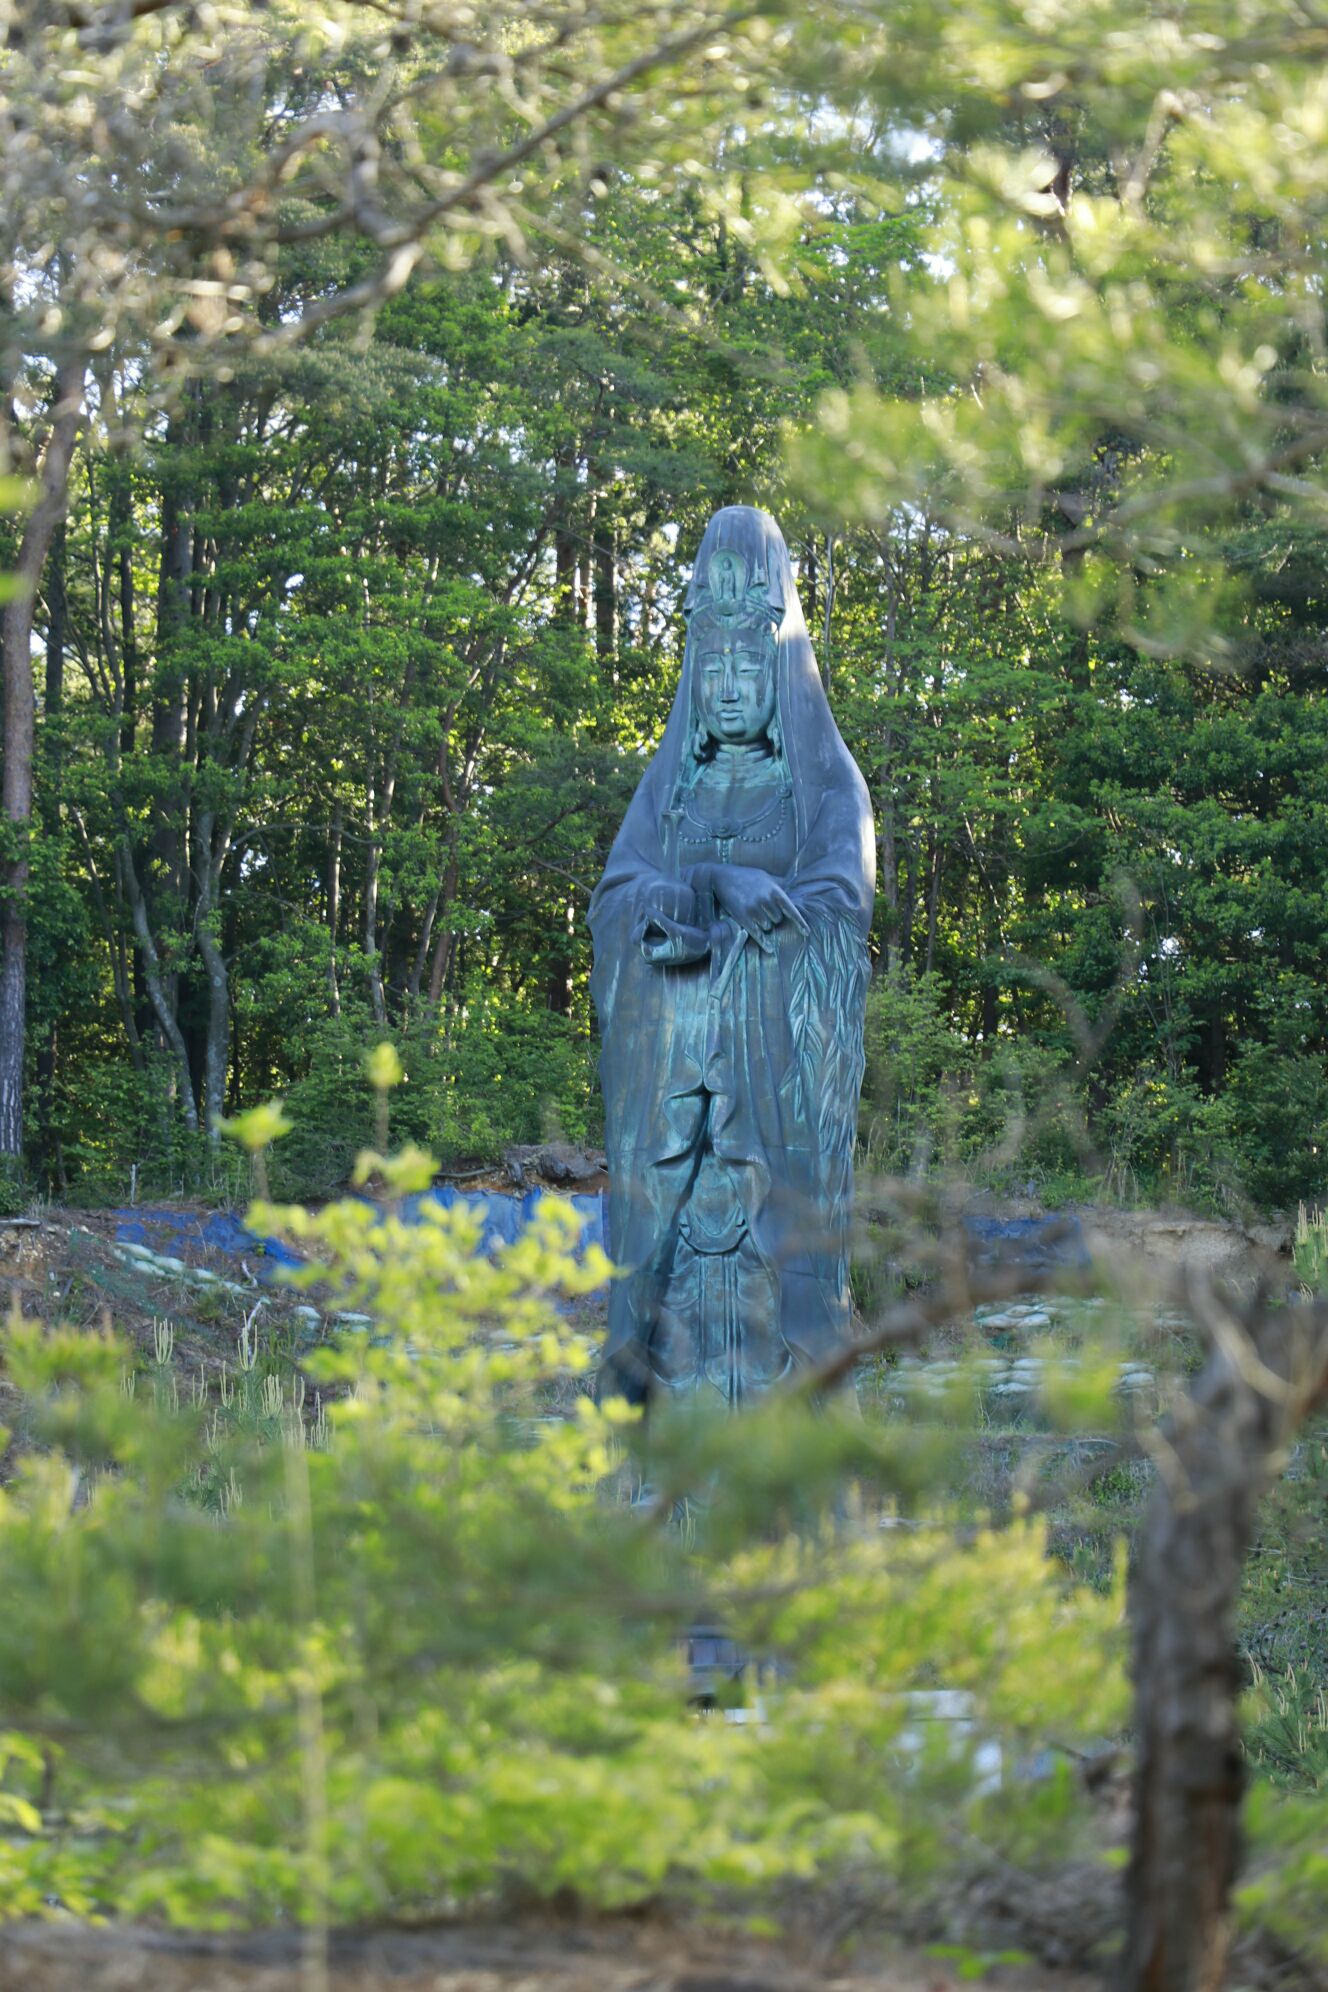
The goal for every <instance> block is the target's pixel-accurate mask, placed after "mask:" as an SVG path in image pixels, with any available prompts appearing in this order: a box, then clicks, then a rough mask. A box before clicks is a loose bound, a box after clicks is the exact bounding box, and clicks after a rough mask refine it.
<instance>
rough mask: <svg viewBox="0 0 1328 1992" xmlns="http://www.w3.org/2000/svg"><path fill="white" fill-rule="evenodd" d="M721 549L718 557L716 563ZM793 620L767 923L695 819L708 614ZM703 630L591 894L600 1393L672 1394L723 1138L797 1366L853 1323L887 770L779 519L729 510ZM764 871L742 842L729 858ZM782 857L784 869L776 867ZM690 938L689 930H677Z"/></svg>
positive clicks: (708, 586)
mask: <svg viewBox="0 0 1328 1992" xmlns="http://www.w3.org/2000/svg"><path fill="white" fill-rule="evenodd" d="M716 555H719V556H721V558H720V559H719V560H718V561H715V556H716ZM735 574H736V575H737V577H738V585H739V587H740V588H741V590H742V591H743V613H744V616H745V617H746V618H747V619H749V620H750V618H751V617H752V616H756V617H758V618H763V619H764V620H765V622H766V625H767V627H768V628H769V629H770V630H771V631H772V632H773V639H774V671H775V717H774V719H773V721H772V723H771V729H770V738H771V745H772V748H773V752H774V754H775V757H776V759H777V761H778V763H779V768H778V774H779V783H780V789H781V795H782V797H783V799H784V801H785V803H786V805H787V807H788V808H789V809H790V810H791V813H792V819H793V825H792V833H791V835H786V836H785V838H784V839H783V842H782V845H781V846H780V855H779V857H778V859H777V860H776V862H775V864H774V868H773V871H772V875H775V876H778V877H779V880H780V883H781V884H782V885H783V887H784V889H785V890H786V891H787V893H788V894H789V897H790V898H791V899H792V901H793V903H794V905H795V906H796V908H797V909H798V912H799V914H800V915H801V922H800V923H795V922H794V921H793V920H790V919H788V918H785V919H784V920H782V921H781V922H779V924H778V925H776V926H775V927H774V929H773V931H772V932H771V933H770V934H769V935H768V936H765V937H764V939H765V940H766V941H767V942H768V948H766V947H762V946H759V945H758V944H757V943H756V942H755V941H754V940H753V939H751V938H750V937H748V936H746V935H745V934H744V932H743V930H742V929H741V928H739V927H738V926H737V925H736V924H735V923H734V922H733V921H732V920H731V919H728V918H726V917H725V916H724V915H723V914H722V912H720V911H719V910H718V908H717V907H716V905H715V904H714V902H713V899H712V897H711V895H710V893H709V892H707V891H706V890H705V889H704V885H702V886H701V889H699V890H698V882H697V880H696V879H695V877H694V875H693V867H692V864H691V863H690V862H689V849H690V848H691V847H692V846H694V845H695V843H696V839H695V838H694V837H693V838H692V839H691V840H690V844H689V843H688V842H686V841H684V833H683V823H684V818H685V816H686V813H687V811H686V802H687V797H688V793H689V789H690V786H691V784H692V783H693V782H694V780H695V777H696V772H697V763H698V759H699V758H702V757H704V755H705V754H706V753H707V752H708V751H710V743H709V742H708V741H707V739H706V737H705V736H704V733H703V730H702V729H700V728H699V725H698V713H697V709H696V706H695V702H694V696H693V673H694V660H693V648H694V644H693V635H694V629H695V624H694V622H693V619H694V618H696V617H697V615H698V613H699V612H700V613H702V614H703V615H707V616H708V615H711V614H713V613H714V612H715V603H716V585H718V586H719V587H721V588H724V589H727V590H728V592H729V599H730V600H731V594H732V588H733V586H734V582H733V578H732V577H733V576H734V575H735ZM685 606H686V610H687V613H688V616H689V623H691V624H692V628H691V630H690V631H689V638H688V643H687V646H686V649H685V652H684V660H683V669H682V677H681V681H680V683H679V686H678V690H677V694H676V696H675V698H674V702H673V707H672V710H671V712H670V716H669V720H668V724H667V726H666V728H665V731H664V737H663V740H662V741H661V743H660V746H659V748H658V750H657V752H656V753H655V755H654V758H653V759H652V761H651V762H650V765H649V766H648V768H647V769H646V772H645V775H644V776H643V778H642V781H641V784H640V786H639V788H638V789H637V791H636V794H635V796H634V797H633V799H632V802H631V804H630V806H629V808H628V811H627V815H626V818H625V819H624V822H623V825H622V828H621V830H620V831H619V833H618V836H617V838H616V840H615V842H614V845H613V848H612V850H611V852H610V854H609V860H608V863H607V865H606V867H605V870H604V875H603V877H602V878H601V880H600V882H599V885H598V887H597V888H596V891H595V894H594V896H593V898H592V900H591V906H590V926H591V932H592V937H593V940H594V949H595V965H594V972H593V976H592V980H591V990H592V993H593V996H594V999H595V1004H596V1009H597V1012H598V1016H599V1023H600V1032H601V1039H602V1055H601V1059H600V1075H601V1080H602V1083H603V1088H604V1103H605V1121H606V1135H607V1146H608V1155H609V1175H610V1194H609V1249H610V1255H611V1257H612V1258H613V1259H614V1261H615V1262H616V1264H617V1265H618V1266H619V1267H620V1268H621V1269H622V1276H621V1277H620V1278H618V1279H616V1280H615V1281H614V1283H613V1285H612V1287H611V1289H610V1300H609V1335H608V1341H607V1344H606V1347H605V1356H604V1368H603V1371H602V1375H601V1389H602V1390H605V1391H614V1392H621V1393H622V1394H624V1395H626V1396H628V1397H629V1398H631V1399H633V1400H634V1401H641V1400H643V1399H646V1398H648V1397H649V1396H650V1395H651V1394H652V1391H653V1390H654V1388H656V1387H657V1384H658V1377H659V1364H658V1361H657V1360H652V1338H653V1337H654V1336H655V1335H656V1334H657V1332H658V1329H659V1321H660V1310H661V1303H662V1299H663V1296H664V1293H665V1290H666V1287H667V1286H668V1282H669V1279H670V1274H671V1270H672V1266H673V1262H674V1258H675V1255H676V1253H677V1248H678V1239H679V1235H680V1226H685V1224H686V1221H687V1213H688V1209H689V1199H691V1198H692V1197H693V1195H694V1193H695V1192H696V1188H697V1181H698V1173H699V1170H700V1165H701V1161H702V1159H703V1150H705V1151H712V1152H713V1156H714V1158H715V1161H716V1163H717V1164H718V1165H719V1167H720V1169H721V1170H722V1173H723V1176H724V1180H725V1182H726V1183H729V1184H731V1185H732V1187H733V1189H734V1190H735V1191H736V1195H737V1197H738V1199H739V1200H740V1202H741V1206H742V1213H743V1216H744V1217H745V1222H746V1233H747V1236H748V1237H749V1239H750V1241H751V1245H752V1246H753V1247H754V1248H755V1252H756V1254H757V1255H758V1256H759V1260H760V1262H761V1264H762V1266H763V1267H764V1268H765V1269H766V1270H767V1271H768V1273H769V1275H770V1278H771V1280H772V1281H773V1284H774V1288H775V1291H776V1294H777V1322H778V1333H779V1336H780V1337H781V1338H782V1342H783V1344H784V1345H785V1346H786V1348H787V1350H788V1352H789V1356H790V1359H791V1360H792V1361H795V1362H815V1361H816V1360H817V1359H818V1358H820V1357H821V1356H823V1355H825V1354H827V1353H829V1351H830V1350H832V1349H833V1348H834V1347H835V1346H836V1345H837V1344H838V1343H839V1342H840V1341H842V1339H843V1338H844V1337H845V1336H846V1335H847V1333H848V1328H849V1320H848V1277H847V1275H848V1237H849V1224H850V1218H851V1207H852V1155H853V1142H854V1137H855V1132H856V1124H857V1107H858V1094H859V1091H860V1088H861V1082H862V1069H863V1049H862V1037H863V1008H864V1003H865V996H866V985H867V950H866V937H867V932H868V928H869V925H870V920H871V912H872V901H873V892H874V884H875V875H874V855H875V840H874V835H873V824H872V814H871V805H870V801H869V798H868V795H867V789H866V784H865V783H864V782H863V779H862V776H861V775H860V773H859V772H858V769H857V767H856V766H855V764H854V762H853V760H852V758H851V756H850V755H849V753H848V750H847V748H846V747H845V746H844V743H843V741H842V739H841V738H840V735H839V731H838V728H837V727H836V725H835V722H834V718H833V716H832V715H831V712H830V707H829V704H828V702H827V700H826V696H825V691H824V688H823V686H822V683H821V679H820V675H819V673H818V671H817V669H816V663H815V659H814V657H813V655H812V648H811V643H810V640H809V638H808V635H807V629H806V624H805V622H804V620H803V615H802V609H801V605H800V603H799V601H798V595H797V589H796V586H795V583H794V579H793V572H792V567H791V565H790V562H789V556H788V550H787V548H786V546H785V544H784V540H783V537H782V535H781V533H780V531H779V528H778V527H777V526H776V524H775V522H774V520H773V519H771V518H770V517H769V516H768V514H766V513H764V512H759V511H756V510H754V509H752V508H750V507H746V506H732V507H728V508H726V509H725V510H723V511H721V512H717V513H716V514H715V516H714V517H713V518H712V519H711V521H710V524H709V526H708V527H707V529H706V533H705V537H704V539H703V540H702V543H701V548H700V551H699V553H698V555H697V560H696V565H695V568H694V570H693V577H692V582H691V585H690V587H689V589H688V594H687V600H686V604H685ZM725 856H726V858H727V861H728V862H732V863H739V864H758V865H759V864H761V854H760V852H759V851H756V850H755V849H754V848H753V849H752V850H745V849H744V846H743V839H742V837H741V835H739V836H737V837H736V838H734V839H732V840H726V843H725V846H724V850H723V852H722V853H721V858H723V857H725ZM761 868H762V869H766V868H768V867H767V866H764V865H762V867H761ZM671 937H672V938H671Z"/></svg>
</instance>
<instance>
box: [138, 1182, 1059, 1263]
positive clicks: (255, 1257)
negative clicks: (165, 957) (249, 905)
mask: <svg viewBox="0 0 1328 1992" xmlns="http://www.w3.org/2000/svg"><path fill="white" fill-rule="evenodd" d="M548 1194H549V1192H547V1191H545V1190H527V1191H526V1192H525V1193H524V1194H523V1195H521V1196H509V1195H508V1194H507V1193H506V1192H504V1191H502V1190H459V1189H457V1188H456V1187H455V1186H454V1185H453V1184H451V1183H444V1184H442V1185H441V1186H440V1187H439V1188H438V1189H434V1190H426V1191H425V1192H424V1193H423V1195H421V1196H417V1197H408V1198H407V1199H406V1201H405V1203H404V1204H403V1205H402V1212H403V1215H405V1216H406V1217H408V1218H409V1217H412V1216H414V1215H415V1214H416V1213H417V1212H418V1210H419V1208H420V1206H421V1204H423V1203H426V1202H434V1203H440V1204H442V1205H443V1207H444V1209H446V1210H451V1209H452V1208H453V1207H454V1206H455V1205H456V1204H464V1205H466V1207H467V1208H468V1209H470V1210H473V1211H475V1212H477V1213H478V1214H479V1216H480V1217H482V1219H483V1222H484V1234H483V1250H484V1251H486V1252H492V1251H493V1250H494V1249H495V1247H496V1246H499V1245H510V1244H512V1243H513V1242H514V1241H515V1240H516V1239H517V1238H518V1237H519V1236H520V1235H521V1233H522V1231H523V1230H524V1229H525V1227H526V1225H527V1224H528V1223H529V1222H530V1219H531V1216H532V1214H533V1212H534V1209H535V1205H536V1204H537V1203H538V1201H539V1199H540V1198H541V1197H542V1196H545V1195H548ZM565 1201H566V1202H568V1203H570V1204H571V1206H572V1208H573V1210H574V1211H576V1213H577V1214H578V1216H579V1217H580V1219H581V1225H582V1230H581V1247H582V1250H584V1249H585V1247H586V1246H588V1245H599V1246H602V1247H604V1249H605V1250H607V1249H608V1248H607V1242H606V1238H605V1201H606V1200H605V1197H604V1195H603V1193H602V1192H600V1191H596V1192H595V1193H593V1194H591V1195H589V1196H570V1197H567V1198H566V1199H565ZM113 1214H114V1216H115V1217H116V1218H117V1219H118V1222H117V1225H116V1230H115V1235H116V1237H117V1238H118V1239H119V1240H120V1242H121V1243H122V1244H136V1245H148V1246H150V1247H151V1248H152V1249H153V1251H156V1252H167V1253H172V1254H177V1255H178V1252H179V1248H180V1247H181V1246H192V1247H194V1249H195V1250H198V1249H200V1248H207V1249H209V1250H210V1251H213V1252H218V1253H220V1254H222V1256H223V1257H226V1258H231V1259H241V1258H245V1259H247V1260H248V1261H249V1267H250V1271H251V1272H253V1273H254V1274H256V1275H257V1276H258V1277H259V1278H260V1279H261V1278H270V1277H271V1276H272V1274H273V1273H274V1272H275V1271H276V1269H277V1268H278V1267H280V1266H298V1265H299V1264H300V1263H301V1260H300V1255H299V1253H298V1252H293V1251H292V1250H291V1248H290V1246H289V1245H284V1244H283V1243H282V1241H281V1240H280V1239H279V1238H260V1237H258V1236H257V1235H256V1234H255V1233H254V1232H252V1231H250V1230H249V1228H248V1226H247V1225H246V1224H244V1223H243V1222H242V1220H241V1219H240V1218H238V1217H237V1216H236V1215H235V1213H234V1212H233V1211H224V1210H213V1211H191V1210H171V1209H169V1208H167V1207H165V1206H162V1207H155V1206H150V1205H145V1206H143V1207H142V1208H139V1209H135V1210H117V1211H116V1212H114V1213H113ZM964 1229H965V1231H966V1232H967V1234H968V1238H969V1241H970V1246H971V1249H972V1252H973V1256H974V1257H975V1258H976V1259H977V1260H978V1262H979V1263H980V1264H985V1265H993V1264H995V1265H1015V1266H1019V1265H1024V1266H1028V1267H1029V1268H1037V1269H1042V1268H1045V1267H1047V1266H1049V1265H1058V1266H1086V1265H1087V1264H1088V1248H1087V1246H1086V1245H1085V1243H1084V1235H1083V1230H1082V1227H1081V1226H1080V1223H1079V1220H1078V1218H1077V1217H1075V1216H1074V1215H1073V1214H1072V1213H1070V1212H1059V1213H1056V1214H1053V1215H1051V1216H1048V1217H978V1216H971V1215H970V1216H968V1217H966V1218H965V1219H964Z"/></svg>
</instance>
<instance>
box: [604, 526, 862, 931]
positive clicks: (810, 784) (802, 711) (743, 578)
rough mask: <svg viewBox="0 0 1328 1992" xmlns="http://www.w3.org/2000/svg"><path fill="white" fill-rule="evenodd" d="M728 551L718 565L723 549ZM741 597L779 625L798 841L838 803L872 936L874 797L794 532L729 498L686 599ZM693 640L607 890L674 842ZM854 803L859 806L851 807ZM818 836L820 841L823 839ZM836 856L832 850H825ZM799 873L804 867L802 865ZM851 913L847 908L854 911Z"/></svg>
mask: <svg viewBox="0 0 1328 1992" xmlns="http://www.w3.org/2000/svg"><path fill="white" fill-rule="evenodd" d="M717 555H718V556H720V559H719V561H718V563H716V556H717ZM735 588H736V589H737V591H738V592H739V594H740V596H741V605H740V619H741V620H742V621H746V622H749V621H750V620H751V619H752V618H753V617H754V616H756V615H757V614H759V613H765V614H768V616H769V618H770V621H771V622H772V623H773V624H774V627H775V632H776V645H775V684H776V701H777V704H776V709H777V712H778V720H779V732H780V738H781V742H782V749H783V755H784V761H785V766H786V768H787V770H788V775H789V780H790V786H791V789H792V793H793V800H794V807H795V809H796V812H797V825H798V844H799V850H800V851H801V850H802V849H803V847H804V846H805V845H806V842H807V839H808V837H809V833H811V832H812V830H813V826H817V825H818V818H819V819H821V821H820V824H819V828H820V831H821V835H822V837H825V836H826V835H827V834H828V833H832V825H831V824H830V823H829V822H828V821H826V820H825V809H824V805H825V804H826V802H827V800H830V801H831V802H832V803H833V805H834V807H833V811H832V813H833V815H834V816H836V817H840V818H841V819H842V821H843V828H844V830H845V831H846V832H847V838H848V843H849V848H848V849H846V850H843V849H841V851H840V853H839V856H840V859H841V861H842V862H843V863H844V865H845V866H846V868H847V870H848V871H849V872H850V873H856V874H857V876H858V878H860V880H861V889H860V891H858V892H857V893H855V894H854V895H853V897H854V898H855V899H856V901H857V904H856V905H855V906H854V907H853V909H852V910H853V912H854V914H855V915H856V917H857V919H858V921H859V923H860V925H861V926H862V929H863V931H864V933H865V932H866V930H867V927H868V926H869V924H870V921H871V909H872V872H873V870H874V866H873V859H874V856H875V853H874V850H873V848H872V840H871V837H870V833H869V832H868V834H867V836H866V838H865V845H866V848H865V849H861V850H859V849H856V848H853V847H854V846H856V845H860V844H862V843H863V841H864V839H863V836H862V832H861V829H860V826H861V825H862V824H863V823H866V824H867V825H868V826H869V825H870V821H871V815H870V804H869V803H868V801H867V796H866V789H865V785H864V783H863V780H862V776H861V775H860V774H859V772H858V768H857V764H856V763H855V762H854V760H853V758H852V756H851V755H850V753H849V751H848V749H847V747H845V745H844V742H843V740H842V739H841V738H840V734H839V728H838V727H837V726H836V725H835V720H834V715H833V713H832V712H831V710H830V705H829V701H828V700H827V698H826V696H825V687H824V686H823V685H822V683H821V676H820V673H819V671H818V670H817V668H816V659H815V657H814V656H813V654H812V646H811V638H810V637H809V636H808V634H807V624H806V622H805V621H804V619H803V613H802V604H801V602H800V601H799V600H798V589H797V584H796V582H795V581H794V578H793V566H792V563H791V561H790V560H789V552H788V548H787V546H786V545H785V544H784V535H783V534H782V533H781V532H780V530H779V527H778V526H777V525H776V524H775V521H774V520H773V519H772V518H771V517H770V514H769V513H768V512H761V511H758V510H757V509H756V508H755V507H754V506H751V505H728V506H725V508H724V509H723V510H722V511H720V512H716V513H715V514H714V516H713V517H712V519H711V521H710V524H709V525H708V526H707V527H706V531H705V537H704V538H703V539H702V541H701V545H700V549H699V551H698V553H697V556H696V562H695V565H694V567H693V569H692V578H691V580H690V582H689V583H688V587H687V594H686V597H685V600H684V604H683V607H684V612H685V614H686V615H687V618H688V620H689V622H690V621H691V619H692V618H693V617H694V616H695V615H696V614H697V612H698V610H702V609H706V608H709V607H714V606H715V602H716V594H717V592H718V591H721V590H727V591H728V596H727V600H728V603H729V604H730V605H731V604H732V601H733V593H732V591H733V590H734V589H735ZM693 647H694V646H693V645H692V643H691V641H690V639H689V641H688V644H687V647H686V650H685V652H684V657H683V668H682V675H681V678H680V680H679V684H678V690H677V693H676V695H675V697H674V700H673V706H672V709H671V711H670V713H669V719H668V724H667V726H666V727H665V729H664V737H663V739H662V740H661V741H660V744H659V747H658V748H657V749H656V752H655V755H654V758H653V759H652V761H651V763H650V765H649V767H648V768H647V770H646V773H645V775H644V776H643V778H642V781H641V785H640V787H639V788H638V789H637V792H636V794H635V796H634V797H633V799H632V803H631V807H630V808H629V810H628V812H627V817H626V820H625V822H624V824H623V827H622V831H621V833H620V835H619V839H618V844H617V846H616V847H615V850H614V853H613V855H612V857H611V858H610V862H609V868H608V871H606V873H605V877H604V881H603V884H602V886H601V891H603V890H604V888H605V887H611V886H612V884H613V883H614V882H615V881H614V873H615V872H616V871H617V869H618V866H617V865H616V864H615V862H614V860H615V859H616V860H617V861H618V864H624V865H626V866H632V865H633V864H635V865H642V864H644V865H647V866H658V865H659V864H660V863H661V858H662V852H663V845H664V819H665V816H666V813H667V812H670V811H671V810H673V809H675V808H676V807H677V804H678V799H679V786H680V780H681V778H682V777H683V776H684V775H686V774H689V773H690V768H691V756H692V741H693V735H694V732H695V728H696V715H695V712H694V710H693V703H692V671H693V668H694V665H693V657H692V652H693ZM850 799H851V801H852V804H853V805H854V807H853V809H852V810H851V811H849V810H845V808H844V805H845V804H847V803H849V801H850ZM815 841H817V842H818V843H819V842H820V841H821V838H817V839H816V840H815ZM822 855H824V856H828V855H829V852H828V851H826V852H823V854H822ZM798 870H799V871H801V870H802V864H801V862H800V863H799V866H798ZM846 910H847V909H846Z"/></svg>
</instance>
